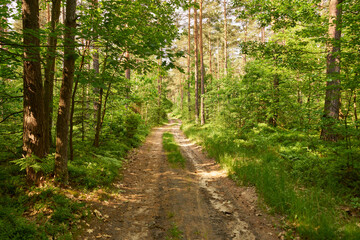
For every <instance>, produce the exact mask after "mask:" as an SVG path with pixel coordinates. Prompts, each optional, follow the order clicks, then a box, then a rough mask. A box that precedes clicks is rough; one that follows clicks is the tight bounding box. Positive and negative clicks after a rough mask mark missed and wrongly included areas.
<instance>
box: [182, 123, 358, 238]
mask: <svg viewBox="0 0 360 240" xmlns="http://www.w3.org/2000/svg"><path fill="white" fill-rule="evenodd" d="M182 129H183V131H184V132H185V133H186V135H187V136H188V137H190V138H191V139H193V140H196V141H197V142H198V143H200V144H201V145H202V146H204V147H205V149H206V151H207V153H208V154H209V156H211V157H214V158H215V159H216V160H217V161H218V162H219V163H220V164H221V165H222V167H223V168H225V169H227V171H228V173H229V176H230V177H231V178H233V179H234V180H235V181H237V182H238V183H239V184H245V185H251V186H255V187H256V189H257V192H258V194H259V196H260V200H262V201H263V203H265V205H266V206H267V207H269V208H268V209H267V210H268V211H269V212H273V213H281V214H282V215H284V216H286V221H285V222H284V226H283V227H284V228H285V229H286V230H287V238H288V239H292V237H294V236H296V235H295V232H297V233H298V234H299V235H300V236H301V237H302V238H304V239H354V240H355V239H359V238H360V226H359V222H358V218H359V216H360V208H359V207H360V206H359V200H360V199H359V198H358V193H359V187H360V182H359V181H356V179H357V178H356V175H349V174H348V173H347V172H346V170H345V169H343V168H341V167H340V166H342V165H344V166H346V164H349V163H348V162H347V161H348V159H349V158H348V157H347V154H346V153H344V154H343V155H341V154H339V153H338V151H336V145H335V144H334V143H328V142H324V141H322V140H320V139H319V136H318V135H316V134H304V133H302V132H299V131H291V130H286V129H280V128H277V129H276V128H273V127H270V126H268V125H267V124H257V125H255V126H253V127H252V128H242V129H238V130H236V129H229V128H224V126H222V125H221V124H207V125H204V126H197V125H194V124H191V123H185V124H184V125H183V126H182ZM260 202H261V201H260Z"/></svg>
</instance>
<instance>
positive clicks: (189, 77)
mask: <svg viewBox="0 0 360 240" xmlns="http://www.w3.org/2000/svg"><path fill="white" fill-rule="evenodd" d="M189 1H190V2H191V0H189ZM190 20H191V8H189V14H188V57H187V77H188V92H187V94H188V111H189V117H190V116H191V104H190V101H191V99H190V89H191V71H190V63H191V61H190V55H191V44H190V43H191V32H190V28H191V24H190Z"/></svg>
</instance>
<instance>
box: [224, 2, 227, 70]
mask: <svg viewBox="0 0 360 240" xmlns="http://www.w3.org/2000/svg"><path fill="white" fill-rule="evenodd" d="M227 57H228V56H227V12H226V0H224V75H225V77H227V68H228V67H227V62H228V59H227Z"/></svg>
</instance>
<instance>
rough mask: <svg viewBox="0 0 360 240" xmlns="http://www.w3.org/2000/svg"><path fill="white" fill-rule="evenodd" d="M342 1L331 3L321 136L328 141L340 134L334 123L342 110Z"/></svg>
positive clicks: (337, 0) (333, 0) (332, 1)
mask: <svg viewBox="0 0 360 240" xmlns="http://www.w3.org/2000/svg"><path fill="white" fill-rule="evenodd" d="M341 2H342V0H331V1H330V5H329V15H330V16H329V38H330V42H329V43H328V55H327V59H326V63H327V64H326V75H327V78H328V80H329V81H327V82H326V93H325V105H324V117H323V118H324V120H325V123H324V126H323V128H322V131H321V138H322V139H323V140H326V141H334V142H335V141H337V140H338V138H339V134H338V133H336V132H335V130H334V125H335V123H336V122H337V121H338V120H339V110H340V96H341V92H340V84H341V82H340V39H341Z"/></svg>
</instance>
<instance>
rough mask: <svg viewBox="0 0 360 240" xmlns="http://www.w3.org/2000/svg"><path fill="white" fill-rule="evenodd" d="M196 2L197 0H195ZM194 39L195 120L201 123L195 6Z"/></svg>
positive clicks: (195, 14)
mask: <svg viewBox="0 0 360 240" xmlns="http://www.w3.org/2000/svg"><path fill="white" fill-rule="evenodd" d="M194 2H195V3H196V0H194ZM194 41H195V53H194V54H195V122H196V123H199V55H198V51H199V50H198V49H199V45H198V25H197V9H196V8H194Z"/></svg>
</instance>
